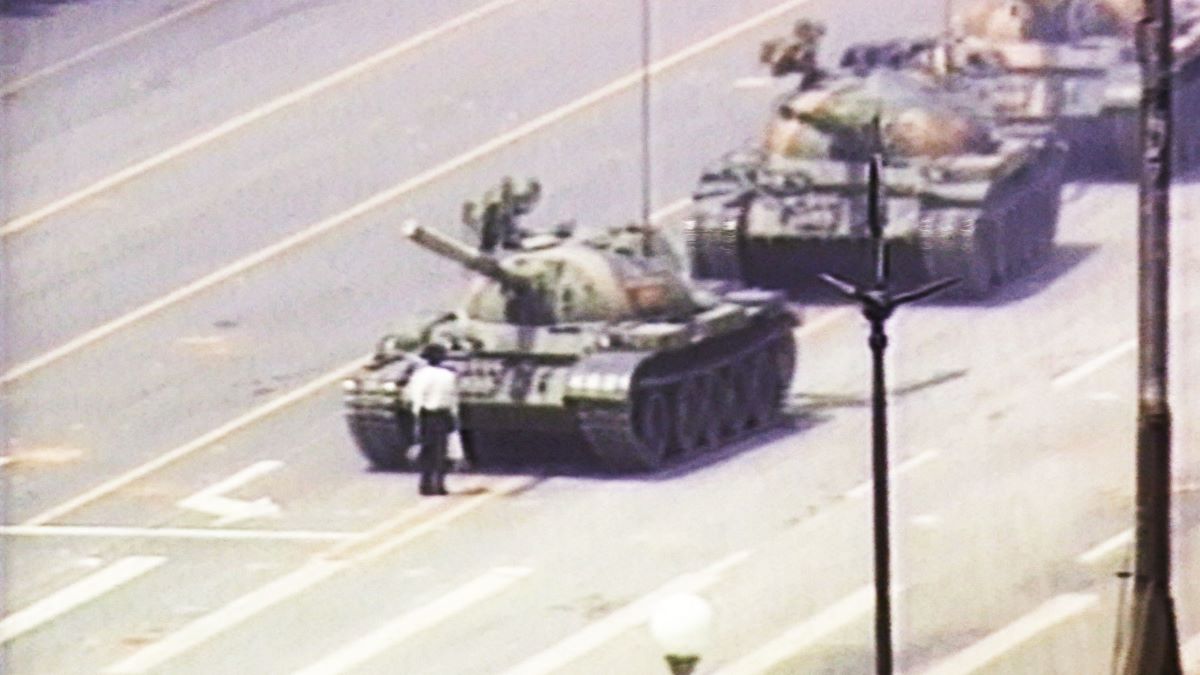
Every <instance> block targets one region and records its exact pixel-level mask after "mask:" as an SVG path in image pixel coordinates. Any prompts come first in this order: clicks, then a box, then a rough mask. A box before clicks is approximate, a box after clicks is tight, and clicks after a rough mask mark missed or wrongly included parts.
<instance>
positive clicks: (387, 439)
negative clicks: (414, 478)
mask: <svg viewBox="0 0 1200 675" xmlns="http://www.w3.org/2000/svg"><path fill="white" fill-rule="evenodd" d="M346 424H347V426H348V427H349V428H350V436H351V437H352V438H353V439H354V444H355V445H356V446H357V447H358V451H359V452H360V453H362V456H363V457H365V458H366V459H367V461H368V462H370V463H371V466H372V467H374V468H376V469H380V470H383V471H399V470H402V469H405V468H407V467H408V466H409V462H408V458H407V452H408V448H409V447H410V446H412V444H413V442H414V441H415V438H414V436H413V425H412V420H411V419H410V418H408V417H405V416H401V415H399V414H397V413H395V412H392V411H385V410H354V409H352V410H348V411H347V412H346Z"/></svg>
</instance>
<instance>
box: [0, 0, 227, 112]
mask: <svg viewBox="0 0 1200 675" xmlns="http://www.w3.org/2000/svg"><path fill="white" fill-rule="evenodd" d="M218 2H221V0H200V2H194V3H192V4H190V5H185V6H183V7H180V8H179V9H176V10H175V11H173V12H168V13H167V14H163V15H162V16H160V17H158V18H157V19H154V20H152V21H149V22H147V23H144V24H142V25H141V26H138V27H137V28H133V29H131V30H128V31H125V32H124V33H121V34H120V35H117V36H115V37H112V38H109V39H108V40H105V41H104V42H101V43H99V44H96V45H92V46H91V47H88V48H87V49H84V50H83V51H81V52H79V53H77V54H75V55H73V56H70V57H68V58H65V59H63V60H62V61H58V62H55V63H52V64H50V65H48V66H44V67H42V68H39V69H37V70H35V71H33V72H32V73H29V74H28V75H23V76H21V77H19V78H17V79H15V80H13V81H11V82H9V83H8V84H6V85H4V87H3V88H0V96H7V95H8V94H11V93H13V92H14V91H17V90H19V89H24V88H25V87H28V86H29V85H31V84H33V83H34V82H36V81H38V80H42V79H45V78H47V77H49V76H51V75H54V74H55V73H60V72H62V71H64V70H66V69H67V68H70V67H71V66H74V65H75V64H77V63H82V62H84V61H86V60H88V59H90V58H92V57H93V56H95V55H97V54H100V53H102V52H106V51H108V50H110V49H113V48H115V47H119V46H121V45H123V44H125V43H126V42H129V41H131V40H135V39H137V38H139V37H141V36H143V35H145V34H146V33H149V32H151V31H154V30H157V29H159V28H161V27H163V26H165V25H167V24H169V23H172V22H174V21H176V20H178V19H182V18H184V17H185V16H188V15H189V14H195V13H196V12H199V11H200V10H202V9H205V8H207V7H210V6H212V5H215V4H217V3H218Z"/></svg>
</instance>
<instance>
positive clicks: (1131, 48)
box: [842, 0, 1200, 176]
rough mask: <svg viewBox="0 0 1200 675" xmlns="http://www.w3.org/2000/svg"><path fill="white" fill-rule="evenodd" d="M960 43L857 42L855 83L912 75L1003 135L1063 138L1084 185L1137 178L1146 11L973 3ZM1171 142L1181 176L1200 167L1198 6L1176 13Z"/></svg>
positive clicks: (1084, 3) (1085, 0)
mask: <svg viewBox="0 0 1200 675" xmlns="http://www.w3.org/2000/svg"><path fill="white" fill-rule="evenodd" d="M958 8H959V11H958V13H957V14H956V15H955V18H954V20H953V22H952V24H953V29H952V31H951V35H943V36H940V37H937V38H932V39H917V40H892V41H887V42H880V43H859V44H854V45H851V46H850V47H848V48H847V49H846V50H845V52H844V54H843V58H842V65H843V66H844V67H845V68H846V69H848V70H850V71H851V72H853V73H854V74H857V75H864V74H866V73H868V72H872V71H875V70H892V71H903V72H907V73H911V74H913V75H915V76H918V77H923V78H925V79H926V80H927V81H929V82H931V83H934V84H937V85H938V86H939V87H941V88H942V89H943V90H945V91H946V92H954V93H957V94H961V95H964V96H965V97H967V98H971V99H973V100H974V101H975V105H976V107H977V108H978V110H980V111H981V112H982V113H983V114H985V115H986V116H987V117H988V118H989V119H990V120H992V121H994V122H995V123H996V124H999V125H1003V126H1007V127H1012V128H1016V129H1021V128H1033V127H1053V128H1054V130H1055V131H1056V133H1058V134H1059V136H1060V137H1061V138H1063V139H1064V140H1065V141H1066V142H1067V144H1068V145H1069V146H1070V148H1071V157H1070V161H1069V166H1070V167H1071V169H1072V172H1073V173H1075V174H1077V175H1083V176H1093V175H1118V176H1128V175H1130V174H1131V173H1132V172H1133V171H1135V170H1136V168H1137V167H1138V166H1139V165H1140V156H1141V150H1140V144H1139V136H1138V106H1139V102H1140V97H1141V72H1140V67H1139V64H1138V62H1137V53H1136V48H1135V44H1134V40H1133V36H1134V33H1135V29H1136V26H1137V23H1138V21H1139V19H1140V17H1141V13H1142V11H1143V8H1142V2H1141V0H971V1H970V2H964V3H959V4H958ZM1174 29H1175V37H1174V38H1173V40H1172V46H1173V47H1174V51H1175V61H1174V66H1173V71H1174V73H1175V76H1174V82H1173V92H1172V98H1173V105H1174V106H1175V108H1176V111H1177V112H1176V114H1175V116H1174V120H1175V134H1174V142H1173V143H1172V151H1173V153H1174V161H1175V166H1177V167H1180V168H1184V169H1187V168H1190V167H1191V166H1193V165H1194V164H1196V163H1197V162H1200V117H1198V116H1196V115H1193V114H1191V111H1192V110H1195V109H1196V108H1197V107H1200V3H1197V2H1195V1H1194V0H1187V1H1184V2H1176V3H1175V10H1174Z"/></svg>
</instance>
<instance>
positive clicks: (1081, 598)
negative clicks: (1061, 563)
mask: <svg viewBox="0 0 1200 675" xmlns="http://www.w3.org/2000/svg"><path fill="white" fill-rule="evenodd" d="M1096 602H1097V597H1096V595H1094V594H1091V593H1086V594H1084V593H1065V594H1063V595H1059V596H1057V597H1055V598H1051V599H1050V600H1048V601H1047V602H1045V603H1043V604H1042V605H1041V606H1040V607H1038V608H1037V609H1035V610H1033V611H1032V612H1030V613H1028V614H1026V615H1025V616H1023V617H1021V618H1019V619H1017V620H1016V621H1014V622H1012V623H1010V624H1008V625H1007V626H1005V627H1004V628H1001V629H1000V630H998V631H996V632H995V633H992V634H991V635H988V636H987V637H985V638H983V639H982V640H980V641H979V642H976V643H975V644H973V645H971V646H970V647H967V648H966V649H964V650H962V651H961V652H958V653H957V654H954V655H953V656H950V657H949V658H947V659H945V660H943V661H941V662H939V663H938V664H936V665H935V666H934V667H933V668H931V669H929V670H927V671H925V672H924V675H966V674H967V673H972V672H975V671H976V670H978V669H979V668H982V667H983V666H986V665H987V664H989V663H991V662H992V661H995V660H996V659H997V658H999V657H1000V656H1001V655H1002V654H1004V653H1005V652H1007V651H1009V650H1011V649H1012V648H1013V647H1016V646H1017V645H1019V644H1021V643H1022V642H1025V641H1026V640H1028V639H1030V638H1032V637H1033V636H1035V635H1037V634H1038V633H1040V632H1042V631H1043V630H1046V629H1047V628H1050V627H1052V626H1054V625H1055V624H1058V623H1061V622H1063V621H1066V620H1067V619H1069V618H1071V617H1072V616H1075V615H1076V614H1079V613H1080V612H1083V611H1084V610H1086V609H1088V608H1090V607H1092V606H1093V605H1095V604H1096Z"/></svg>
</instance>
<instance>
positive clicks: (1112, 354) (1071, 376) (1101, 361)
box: [1054, 338, 1137, 387]
mask: <svg viewBox="0 0 1200 675" xmlns="http://www.w3.org/2000/svg"><path fill="white" fill-rule="evenodd" d="M1134 347H1137V339H1136V338H1135V339H1131V340H1126V341H1125V342H1122V343H1121V344H1119V345H1117V346H1116V347H1113V348H1112V349H1110V350H1108V351H1106V352H1104V353H1103V354H1100V355H1099V356H1097V357H1095V358H1093V359H1091V360H1090V361H1088V362H1086V363H1084V364H1083V365H1081V366H1078V367H1076V368H1073V369H1071V370H1068V371H1067V372H1065V373H1063V374H1062V375H1059V376H1058V377H1056V378H1054V386H1056V387H1069V386H1071V385H1072V384H1075V383H1076V382H1078V381H1080V380H1082V379H1083V378H1085V377H1087V376H1088V375H1091V374H1092V373H1094V372H1096V371H1097V370H1100V369H1101V368H1103V367H1104V366H1107V365H1108V364H1110V363H1112V362H1113V361H1116V360H1117V359H1119V358H1121V357H1122V356H1124V355H1126V354H1128V353H1129V352H1132V351H1133V349H1134Z"/></svg>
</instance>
